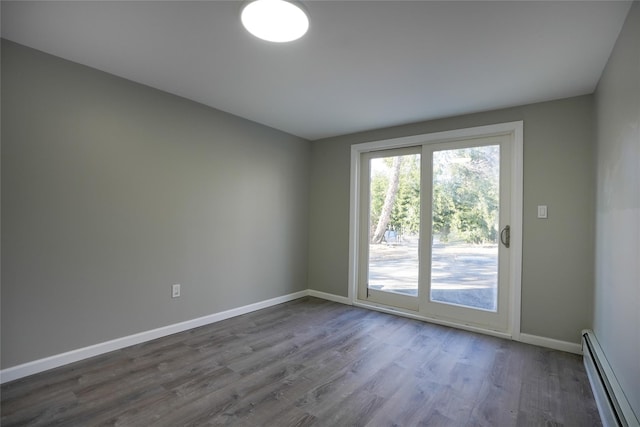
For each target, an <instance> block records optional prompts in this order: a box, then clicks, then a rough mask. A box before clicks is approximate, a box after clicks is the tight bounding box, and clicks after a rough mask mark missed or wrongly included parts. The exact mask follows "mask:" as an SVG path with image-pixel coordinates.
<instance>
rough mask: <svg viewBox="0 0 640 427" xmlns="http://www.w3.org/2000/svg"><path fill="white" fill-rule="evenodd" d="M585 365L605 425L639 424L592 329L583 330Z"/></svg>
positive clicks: (632, 426) (633, 426)
mask: <svg viewBox="0 0 640 427" xmlns="http://www.w3.org/2000/svg"><path fill="white" fill-rule="evenodd" d="M582 353H583V357H584V367H585V369H586V370H587V375H588V376H589V382H590V383H591V389H592V390H593V396H594V397H595V400H596V403H597V405H598V411H599V412H600V418H601V419H602V425H603V426H604V427H640V424H639V423H638V419H637V418H636V416H635V414H634V412H633V409H632V408H631V405H629V402H628V401H627V398H626V397H625V395H624V393H623V392H622V388H620V384H618V380H617V379H616V377H615V375H614V374H613V371H612V370H611V366H610V365H609V362H607V359H606V357H605V355H604V352H603V351H602V348H601V347H600V344H599V343H598V340H597V339H596V336H595V334H594V333H593V331H592V330H590V329H586V330H584V331H582Z"/></svg>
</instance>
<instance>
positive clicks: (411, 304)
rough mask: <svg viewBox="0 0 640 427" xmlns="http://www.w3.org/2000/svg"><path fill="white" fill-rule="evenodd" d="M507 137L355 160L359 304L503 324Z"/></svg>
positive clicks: (498, 327)
mask: <svg viewBox="0 0 640 427" xmlns="http://www.w3.org/2000/svg"><path fill="white" fill-rule="evenodd" d="M509 141H510V139H509V138H508V137H507V136H492V137H484V138H473V139H464V140H456V141H447V142H440V143H432V144H422V145H417V146H413V147H408V148H402V149H393V150H381V151H371V152H366V153H363V154H361V162H360V164H361V174H360V181H361V187H360V188H361V190H360V199H359V200H360V207H361V209H360V213H361V216H360V231H359V239H360V240H359V247H360V248H361V249H360V251H359V252H360V253H359V267H358V268H359V272H358V273H359V274H358V277H359V281H360V283H359V286H358V299H360V300H364V301H367V302H371V303H374V304H377V305H382V306H389V307H394V308H399V309H401V310H407V311H410V312H416V313H419V314H422V315H424V316H426V317H434V318H443V319H448V320H451V321H454V322H461V323H465V324H471V325H477V326H480V327H483V328H489V329H495V330H505V329H506V328H507V324H506V322H507V318H508V312H509V244H510V242H509V239H510V226H509V224H510V208H509V206H510V201H509V196H510V186H511V183H510V179H511V173H510V163H509V159H510V157H511V154H510V144H509Z"/></svg>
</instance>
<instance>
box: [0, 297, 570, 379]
mask: <svg viewBox="0 0 640 427" xmlns="http://www.w3.org/2000/svg"><path fill="white" fill-rule="evenodd" d="M305 296H312V297H316V298H321V299H325V300H328V301H333V302H337V303H340V304H347V305H353V303H352V302H351V300H350V299H349V298H347V297H343V296H340V295H334V294H330V293H326V292H321V291H316V290H313V289H308V290H304V291H299V292H294V293H292V294H288V295H283V296H280V297H276V298H271V299H268V300H265V301H260V302H256V303H253V304H249V305H245V306H242V307H238V308H233V309H230V310H226V311H222V312H219V313H214V314H210V315H207V316H203V317H199V318H196V319H192V320H187V321H185V322H180V323H176V324H173V325H168V326H164V327H161V328H157V329H152V330H150V331H145V332H140V333H138V334H133V335H129V336H126V337H122V338H116V339H114V340H111V341H106V342H103V343H98V344H95V345H91V346H88V347H84V348H80V349H76V350H72V351H68V352H66V353H61V354H56V355H53V356H50V357H45V358H43V359H39V360H34V361H32V362H27V363H24V364H21V365H17V366H12V367H10V368H7V369H3V370H1V371H0V384H4V383H6V382H9V381H13V380H17V379H19V378H23V377H26V376H29V375H33V374H37V373H39V372H43V371H47V370H49V369H53V368H57V367H59V366H63V365H67V364H69V363H73V362H77V361H80V360H84V359H88V358H90V357H94V356H98V355H101V354H104V353H108V352H110V351H114V350H119V349H121V348H125V347H129V346H132V345H136V344H140V343H143V342H146V341H151V340H154V339H157V338H162V337H165V336H168V335H172V334H176V333H178V332H183V331H186V330H189V329H193V328H197V327H200V326H204V325H208V324H211V323H215V322H220V321H222V320H225V319H229V318H231V317H235V316H240V315H242V314H246V313H251V312H253V311H256V310H260V309H263V308H267V307H271V306H274V305H277V304H282V303H285V302H288V301H293V300H295V299H298V298H302V297H305ZM366 307H367V308H374V309H378V310H380V311H385V310H383V309H380V308H379V307H369V306H366ZM390 312H391V310H390ZM393 313H394V314H402V313H397V312H395V311H393ZM420 320H427V321H429V320H428V319H420ZM476 332H481V333H487V332H486V331H476ZM496 335H497V334H496ZM497 336H502V335H497ZM518 341H521V342H524V343H527V344H533V345H538V346H541V347H547V348H552V349H554V350H561V351H567V352H569V353H576V354H582V347H581V345H580V344H576V343H570V342H566V341H559V340H555V339H552V338H545V337H539V336H536V335H529V334H522V333H521V334H519V339H518Z"/></svg>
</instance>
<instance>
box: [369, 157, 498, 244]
mask: <svg viewBox="0 0 640 427" xmlns="http://www.w3.org/2000/svg"><path fill="white" fill-rule="evenodd" d="M378 161H380V162H381V163H380V165H381V166H379V167H378V169H377V171H376V172H374V173H373V175H372V179H371V187H370V189H371V218H372V222H375V221H376V220H377V218H379V216H380V211H381V209H382V205H383V203H384V197H385V194H386V190H387V187H388V185H389V174H388V173H387V170H388V169H389V168H390V165H391V158H384V159H379V160H378ZM385 168H386V169H385ZM433 172H434V181H433V211H432V217H433V233H434V235H436V236H437V237H438V238H439V239H440V241H450V240H462V241H465V242H467V243H487V242H496V241H497V236H498V230H497V223H498V197H499V147H498V146H486V147H473V148H465V149H456V150H444V151H437V152H435V153H434V157H433ZM375 226H376V224H375V223H373V224H371V227H372V228H375ZM388 227H389V229H393V230H395V231H397V232H400V233H417V232H418V231H419V227H420V155H417V154H416V155H409V156H405V157H404V159H403V162H402V166H401V172H400V180H399V188H398V193H397V195H396V200H395V203H394V206H393V211H392V213H391V218H390V221H389V226H388Z"/></svg>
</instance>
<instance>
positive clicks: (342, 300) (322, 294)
mask: <svg viewBox="0 0 640 427" xmlns="http://www.w3.org/2000/svg"><path fill="white" fill-rule="evenodd" d="M309 296H310V297H316V298H322V299H326V300H328V301H333V302H339V303H340V304H347V305H352V304H351V300H350V299H349V298H347V297H342V296H340V295H334V294H328V293H326V292H320V291H314V290H313V289H309Z"/></svg>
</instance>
